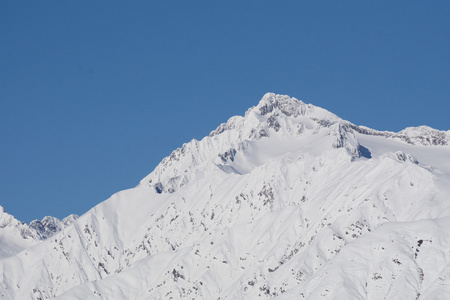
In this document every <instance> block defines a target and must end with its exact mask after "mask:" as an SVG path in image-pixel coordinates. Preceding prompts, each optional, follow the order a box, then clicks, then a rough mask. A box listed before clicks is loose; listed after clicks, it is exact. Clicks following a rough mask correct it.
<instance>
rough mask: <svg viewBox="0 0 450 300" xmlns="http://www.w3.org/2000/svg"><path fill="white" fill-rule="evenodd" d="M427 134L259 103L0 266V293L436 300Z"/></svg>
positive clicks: (284, 101)
mask: <svg viewBox="0 0 450 300" xmlns="http://www.w3.org/2000/svg"><path fill="white" fill-rule="evenodd" d="M422 129H424V130H425V131H422ZM405 130H406V129H405ZM367 132H369V133H371V134H367ZM418 132H424V134H425V136H420V137H419V135H418ZM427 132H428V133H430V134H431V136H430V137H427V136H426V134H427ZM404 136H406V137H408V139H406V138H404ZM433 136H435V132H434V131H430V130H428V129H427V128H419V129H417V130H416V129H409V130H407V131H405V132H404V133H398V134H395V133H386V132H379V131H375V130H373V131H372V130H369V129H367V128H365V127H360V126H356V125H354V124H352V123H350V122H348V121H344V120H342V119H340V118H339V117H337V116H336V115H334V114H332V113H330V112H328V111H326V110H324V109H321V108H318V107H315V106H313V105H311V104H305V103H303V102H301V101H299V100H297V99H295V98H290V97H288V96H283V95H275V94H266V95H265V96H264V97H263V99H262V100H261V101H260V102H259V104H258V105H257V106H255V107H253V108H250V109H249V110H247V112H246V113H245V116H243V117H239V116H238V117H232V118H230V119H229V120H228V121H227V122H226V123H223V124H221V125H219V127H218V128H217V129H216V130H214V131H212V132H211V134H210V135H209V136H207V137H205V138H204V139H202V140H201V141H197V140H192V141H191V142H189V143H186V144H184V145H183V146H182V147H180V148H178V149H177V150H175V151H173V152H172V154H171V155H169V156H168V157H166V158H165V159H163V160H162V162H161V163H160V164H159V165H158V166H157V167H156V168H155V170H154V171H153V172H152V173H150V174H149V175H148V176H146V177H144V178H143V179H142V180H141V182H140V183H139V185H138V186H137V187H136V188H133V189H129V190H125V191H121V192H119V193H116V194H115V195H113V196H112V197H111V198H110V199H108V200H106V201H104V202H102V203H100V204H99V205H97V206H95V207H94V208H92V209H91V210H90V211H89V212H87V213H86V214H84V215H83V216H81V217H80V218H78V219H77V220H76V221H75V222H73V223H72V224H71V225H70V226H68V227H66V228H64V229H63V230H62V231H60V232H59V233H56V234H55V235H53V236H52V237H51V238H49V239H47V240H45V241H43V242H40V243H38V244H37V245H35V246H33V247H31V248H27V249H26V250H24V251H22V252H20V253H17V254H16V255H13V256H11V257H8V258H5V259H2V260H0V270H2V272H0V274H3V275H1V276H2V281H1V282H0V292H1V297H0V299H1V298H4V299H6V298H7V299H21V298H32V299H47V298H54V297H56V298H58V299H73V298H90V297H94V296H95V297H100V298H104V299H120V298H134V299H148V298H156V299H158V298H171V297H172V298H174V299H176V298H203V299H210V298H222V299H251V298H271V297H278V298H280V299H290V298H292V297H295V298H323V299H331V298H353V299H366V298H367V295H372V296H373V297H374V298H387V299H398V298H402V297H403V298H408V299H411V298H419V297H425V296H427V297H428V298H433V297H437V296H439V295H443V294H446V293H448V292H450V289H449V288H448V287H447V286H443V285H440V282H442V281H443V282H446V280H448V279H449V278H450V268H449V264H448V262H449V261H450V254H449V252H448V250H446V249H449V248H450V245H449V241H450V235H449V233H447V232H446V230H445V228H446V226H447V224H449V222H450V217H449V216H450V203H449V201H450V189H449V188H448V187H447V185H448V184H447V183H448V179H449V178H450V166H449V164H448V163H446V160H445V158H448V157H449V155H450V148H449V147H447V146H448V137H449V135H448V132H439V134H438V135H437V136H438V137H439V139H438V140H435V139H434V138H432V137H433ZM446 143H447V144H446ZM410 228H414V230H410ZM31 264H33V265H36V266H38V267H36V268H34V269H33V270H30V271H29V272H27V274H26V276H24V272H23V270H26V269H29V266H30V265H31ZM21 270H22V271H21ZM5 274H7V276H5ZM424 295H425V296H424Z"/></svg>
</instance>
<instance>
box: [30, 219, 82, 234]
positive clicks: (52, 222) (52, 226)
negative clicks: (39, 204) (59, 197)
mask: <svg viewBox="0 0 450 300" xmlns="http://www.w3.org/2000/svg"><path fill="white" fill-rule="evenodd" d="M77 219H78V216H77V215H74V214H72V215H70V216H68V217H66V218H64V219H63V220H62V221H61V220H59V219H58V218H55V217H51V216H46V217H44V218H43V219H42V220H41V221H39V220H34V221H31V223H30V225H29V234H30V235H31V236H32V237H33V238H35V239H37V240H45V239H47V238H49V237H51V236H53V235H54V234H56V233H57V232H59V231H61V230H63V229H64V228H66V227H67V226H69V225H70V224H72V223H73V222H74V221H76V220H77Z"/></svg>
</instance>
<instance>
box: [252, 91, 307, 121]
mask: <svg viewBox="0 0 450 300" xmlns="http://www.w3.org/2000/svg"><path fill="white" fill-rule="evenodd" d="M304 106H305V104H304V103H303V102H302V101H300V100H298V99H296V98H291V97H289V96H287V95H276V94H274V93H267V94H265V95H264V96H263V97H262V99H261V101H260V102H259V104H258V105H257V106H256V108H257V109H258V110H259V113H260V114H261V115H267V114H269V113H271V112H273V111H274V110H275V109H278V110H279V111H280V112H282V113H283V114H285V115H286V116H291V115H294V116H298V115H300V114H304V113H305V111H306V109H305V108H304Z"/></svg>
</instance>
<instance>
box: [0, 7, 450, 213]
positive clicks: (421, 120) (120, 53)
mask: <svg viewBox="0 0 450 300" xmlns="http://www.w3.org/2000/svg"><path fill="white" fill-rule="evenodd" d="M449 16H450V2H448V1H6V0H5V1H1V2H0V103H1V110H0V137H1V140H2V142H1V147H0V162H1V165H0V192H1V198H0V205H1V206H3V207H4V208H5V209H6V210H7V211H8V212H9V213H11V214H13V215H14V216H16V217H17V218H18V219H19V220H22V221H25V222H29V221H31V220H33V219H41V218H42V217H44V216H45V215H52V216H55V217H58V218H63V217H65V216H67V215H68V214H70V213H76V214H83V213H84V212H86V211H87V210H89V209H90V208H91V207H93V206H94V205H96V204H97V203H100V202H101V201H103V200H106V199H107V198H108V197H109V196H110V195H112V194H113V193H115V192H117V191H119V190H123V189H126V188H131V187H134V186H136V185H137V183H138V182H139V180H140V179H141V178H143V177H144V176H145V175H147V174H148V173H150V172H151V171H152V170H153V169H154V167H155V166H156V165H157V164H158V162H159V161H160V160H161V159H162V158H163V157H165V156H167V155H169V154H170V153H171V151H172V150H174V149H175V148H177V147H180V146H181V145H182V144H183V143H185V142H188V141H189V140H191V139H193V138H196V139H201V138H202V137H204V136H205V135H207V134H209V132H210V131H212V130H213V129H215V128H216V127H217V126H218V125H219V124H220V123H222V122H225V121H226V120H227V119H228V118H229V117H231V116H233V115H238V114H239V115H242V114H244V112H245V111H246V109H247V108H249V107H251V106H254V105H256V104H257V103H258V101H259V99H260V98H261V97H262V96H263V95H264V94H265V93H266V92H275V93H279V94H288V95H290V96H294V97H296V98H298V99H301V100H303V101H305V102H307V103H312V104H314V105H317V106H321V107H323V108H326V109H328V110H330V111H332V112H334V113H335V114H337V115H338V116H340V117H341V118H343V119H346V120H349V121H351V122H353V123H356V124H358V125H366V126H369V127H372V128H375V129H380V130H391V131H399V130H401V129H403V128H405V127H407V126H418V125H424V124H427V125H429V126H431V127H434V128H437V129H441V130H449V129H450V118H449V116H448V114H449V112H450V101H449V100H450V99H449V95H450V18H449Z"/></svg>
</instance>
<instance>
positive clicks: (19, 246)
mask: <svg viewBox="0 0 450 300" xmlns="http://www.w3.org/2000/svg"><path fill="white" fill-rule="evenodd" d="M77 218H78V216H77V215H70V216H68V217H66V218H64V219H63V220H62V221H60V220H59V219H57V218H55V217H49V216H47V217H44V218H43V219H42V221H39V220H34V221H32V222H31V223H30V224H29V225H27V224H26V223H23V222H20V221H19V220H17V219H16V218H14V216H12V215H10V214H8V213H7V212H6V211H5V209H4V208H3V207H1V206H0V259H2V258H5V257H9V256H12V255H14V254H17V253H19V252H20V251H22V250H24V249H27V248H30V247H31V246H34V245H36V244H37V243H39V242H40V241H42V240H45V239H47V238H49V237H51V236H52V235H54V234H55V233H57V232H59V231H61V230H62V229H64V228H65V227H67V226H69V225H70V224H71V223H72V222H74V221H75V220H76V219H77Z"/></svg>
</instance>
